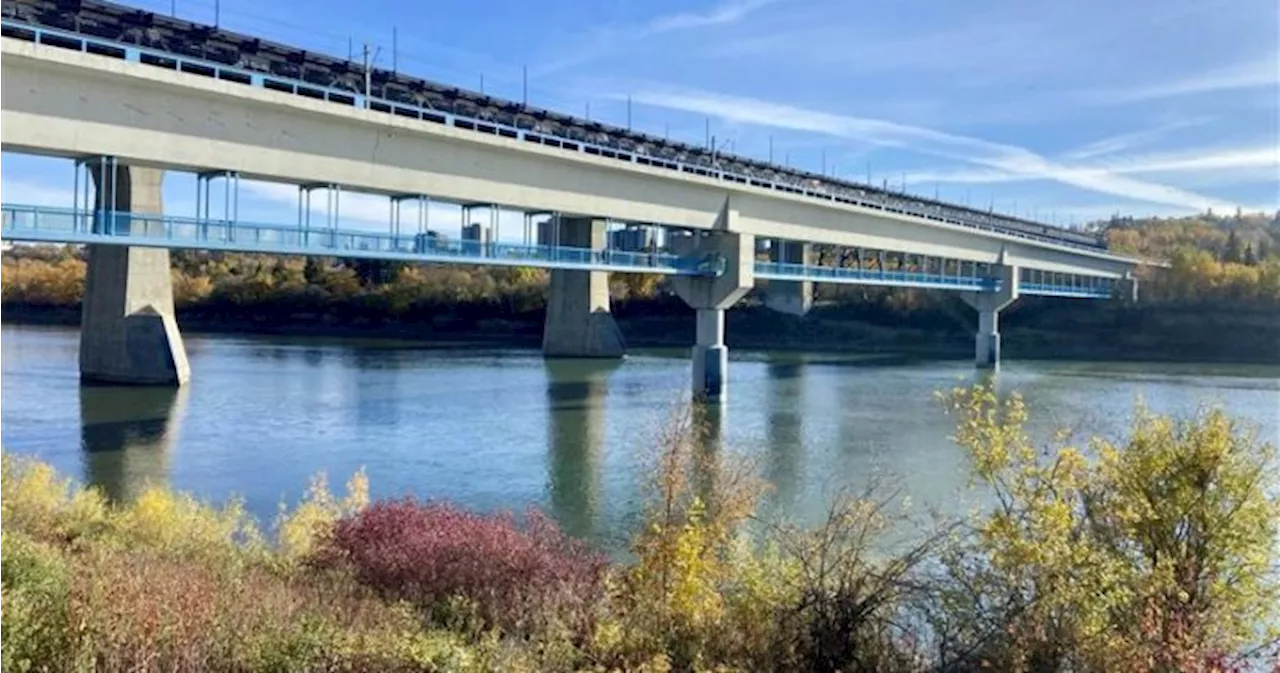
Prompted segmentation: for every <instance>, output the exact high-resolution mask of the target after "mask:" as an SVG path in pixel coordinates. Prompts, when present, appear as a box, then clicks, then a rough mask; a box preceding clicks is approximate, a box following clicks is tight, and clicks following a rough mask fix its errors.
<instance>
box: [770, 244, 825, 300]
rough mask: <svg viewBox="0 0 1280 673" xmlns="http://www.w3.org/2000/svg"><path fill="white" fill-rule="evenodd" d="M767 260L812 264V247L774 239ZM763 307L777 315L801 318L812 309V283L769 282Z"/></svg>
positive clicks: (781, 262)
mask: <svg viewBox="0 0 1280 673" xmlns="http://www.w3.org/2000/svg"><path fill="white" fill-rule="evenodd" d="M769 260H770V261H772V262H775V263H780V264H812V263H813V246H811V245H810V244H808V243H801V242H799V241H786V240H782V239H774V240H773V242H772V245H771V246H770V247H769ZM764 305H765V307H766V308H769V309H772V310H774V311H777V312H779V313H786V314H788V315H794V316H801V317H803V316H804V315H805V314H807V313H808V312H809V309H811V308H813V283H812V282H811V281H788V280H771V281H769V287H768V288H767V289H766V291H765V293H764Z"/></svg>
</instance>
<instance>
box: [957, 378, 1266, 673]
mask: <svg viewBox="0 0 1280 673" xmlns="http://www.w3.org/2000/svg"><path fill="white" fill-rule="evenodd" d="M947 399H948V402H949V404H950V407H951V408H952V409H953V410H954V411H955V412H957V413H958V414H959V415H960V420H959V424H958V432H957V434H956V441H957V443H959V445H960V446H961V447H963V448H964V449H965V451H966V452H967V453H968V454H969V457H970V459H971V463H972V468H971V469H972V471H973V475H974V476H975V478H976V479H977V480H978V481H979V483H981V484H982V485H984V486H985V487H987V488H989V489H990V491H991V493H992V495H993V497H994V498H995V501H996V506H995V507H994V509H993V510H992V511H991V512H990V513H988V514H986V515H983V516H982V517H980V518H978V519H977V520H976V521H975V524H974V529H973V531H972V535H971V536H970V537H969V538H968V539H966V540H964V541H963V542H962V543H961V544H960V545H958V546H957V548H955V549H953V550H952V551H951V552H950V553H949V554H948V556H947V558H946V561H947V565H948V568H949V573H950V577H951V581H950V583H949V584H948V585H946V586H945V587H944V589H943V591H942V593H941V600H942V602H943V605H944V613H945V615H946V623H945V624H942V625H941V627H940V628H939V632H940V636H941V638H942V641H943V642H944V645H945V647H944V655H945V656H947V657H950V658H954V659H957V660H965V661H969V662H971V663H976V662H981V661H986V662H988V663H990V664H992V665H994V666H995V667H997V668H1000V669H1004V670H1073V671H1107V670H1147V671H1175V670H1205V669H1208V668H1210V665H1211V664H1214V663H1215V662H1216V664H1232V663H1233V662H1239V661H1241V660H1243V659H1246V658H1248V657H1249V656H1250V655H1251V654H1254V653H1257V652H1260V651H1261V650H1256V649H1255V646H1257V645H1258V644H1259V643H1258V640H1259V638H1263V639H1266V638H1273V637H1274V636H1275V628H1276V625H1277V624H1278V623H1280V587H1278V585H1277V583H1276V575H1275V570H1276V563H1277V543H1278V542H1280V539H1278V538H1277V532H1278V531H1277V528H1278V527H1280V483H1277V479H1276V471H1275V470H1276V466H1275V460H1274V458H1275V447H1273V446H1271V445H1268V444H1260V443H1258V442H1257V441H1256V440H1255V439H1254V438H1253V437H1252V436H1251V435H1250V434H1249V433H1246V432H1244V431H1243V429H1242V428H1239V427H1238V426H1237V425H1236V424H1235V423H1233V422H1232V421H1231V420H1230V419H1229V418H1228V417H1227V416H1226V415H1225V414H1224V413H1222V412H1221V411H1219V410H1210V411H1205V412H1201V413H1199V414H1197V415H1196V416H1194V417H1192V418H1189V419H1187V420H1185V421H1182V422H1175V421H1173V420H1171V419H1168V418H1160V417H1156V416H1153V415H1151V414H1149V413H1147V412H1146V411H1141V410H1140V412H1139V414H1138V417H1137V419H1136V420H1135V422H1134V424H1133V426H1132V429H1131V431H1130V436H1129V437H1128V439H1127V440H1126V441H1124V442H1121V443H1115V444H1113V443H1111V442H1108V441H1103V440H1095V441H1094V442H1093V444H1092V446H1091V450H1090V451H1089V452H1088V454H1086V452H1083V451H1080V450H1077V449H1074V448H1071V447H1063V448H1061V449H1059V450H1058V451H1056V453H1051V452H1045V454H1046V455H1044V456H1042V455H1041V454H1042V452H1041V451H1040V450H1038V449H1037V448H1036V447H1034V446H1033V445H1032V443H1031V441H1030V440H1029V438H1028V437H1027V436H1026V434H1025V432H1024V430H1023V423H1024V421H1025V419H1026V412H1025V407H1024V406H1023V404H1022V401H1021V399H1020V398H1019V397H1018V396H1016V395H1014V396H1012V397H1010V398H1009V399H1007V400H1005V401H1003V402H1002V401H1000V400H999V399H998V398H997V397H996V395H995V392H994V391H993V390H992V388H991V387H990V386H989V385H988V386H979V387H975V388H971V389H963V388H962V389H958V390H955V391H953V392H952V393H951V395H949V396H948V398H947Z"/></svg>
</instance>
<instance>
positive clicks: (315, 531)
mask: <svg viewBox="0 0 1280 673" xmlns="http://www.w3.org/2000/svg"><path fill="white" fill-rule="evenodd" d="M368 504H369V478H368V477H367V476H366V475H365V473H364V470H360V471H358V472H356V473H355V474H354V475H352V476H351V479H350V480H348V481H347V495H346V497H344V498H343V499H341V500H338V499H337V498H335V497H334V496H333V494H332V493H330V492H329V486H328V479H327V478H326V476H325V475H324V474H323V473H321V474H319V475H317V476H316V477H314V478H313V479H312V481H311V485H310V487H309V488H308V489H307V493H306V495H305V496H304V497H303V499H302V502H300V503H299V504H298V506H297V508H295V509H294V510H293V511H292V512H289V511H288V510H287V508H286V507H285V506H284V504H283V503H282V504H281V505H280V513H279V515H278V516H277V518H276V549H277V552H278V553H279V554H280V555H281V556H282V557H283V558H284V559H285V560H286V561H297V560H299V559H302V558H305V557H306V556H307V555H308V554H310V553H311V552H312V551H313V550H314V549H315V546H316V542H317V541H318V540H321V539H323V537H324V535H325V534H327V533H328V531H329V530H331V529H332V527H333V524H334V523H336V522H337V521H338V519H341V518H342V517H344V516H349V515H351V514H355V513H357V512H359V511H360V510H362V509H364V508H365V506H367V505H368Z"/></svg>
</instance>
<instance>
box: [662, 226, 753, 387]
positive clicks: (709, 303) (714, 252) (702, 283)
mask: <svg viewBox="0 0 1280 673" xmlns="http://www.w3.org/2000/svg"><path fill="white" fill-rule="evenodd" d="M735 216H736V212H735V211H733V210H731V209H729V207H728V204H727V203H726V205H725V208H724V209H723V210H722V211H721V213H720V217H719V218H717V220H716V228H715V229H713V230H710V231H700V232H696V233H694V235H693V236H689V237H687V238H684V239H682V240H681V242H680V246H681V249H677V250H676V253H677V254H681V255H693V256H699V257H719V258H721V259H723V260H724V269H725V270H724V273H723V274H722V275H720V276H714V277H713V276H677V277H675V278H673V279H672V281H671V284H672V286H673V287H674V288H675V291H676V294H678V295H680V298H681V299H683V300H684V301H685V303H686V304H688V305H689V306H690V307H692V308H693V309H694V310H695V311H696V316H697V321H698V322H697V336H696V339H695V341H694V345H693V350H692V352H691V353H690V358H691V360H692V377H691V378H692V387H693V395H694V398H696V399H701V400H706V401H712V402H724V401H726V400H727V399H728V387H729V348H728V347H727V346H725V343H724V312H725V309H727V308H729V307H730V306H733V305H734V304H735V303H737V301H738V300H739V299H741V298H742V297H744V296H745V295H746V294H747V292H749V291H750V290H751V287H752V285H753V284H754V283H755V240H754V237H753V236H752V235H750V234H738V233H733V232H731V231H729V229H730V226H731V223H732V222H733V220H734V218H735Z"/></svg>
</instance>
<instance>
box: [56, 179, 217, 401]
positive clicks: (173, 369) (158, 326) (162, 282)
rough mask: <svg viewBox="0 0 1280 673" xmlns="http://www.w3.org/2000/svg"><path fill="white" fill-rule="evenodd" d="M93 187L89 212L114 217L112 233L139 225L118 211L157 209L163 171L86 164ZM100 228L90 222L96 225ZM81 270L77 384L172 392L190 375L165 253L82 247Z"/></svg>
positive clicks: (142, 223)
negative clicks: (84, 265)
mask: <svg viewBox="0 0 1280 673" xmlns="http://www.w3.org/2000/svg"><path fill="white" fill-rule="evenodd" d="M88 171H89V173H90V175H91V176H92V177H93V181H94V184H95V185H96V188H97V189H96V192H97V196H96V198H95V203H94V209H95V211H96V212H98V213H102V212H103V211H104V210H111V211H114V213H115V214H116V219H115V227H116V230H117V231H118V230H119V228H120V227H126V226H128V227H138V228H142V227H145V226H147V223H146V222H144V221H136V222H135V221H131V220H129V219H128V218H127V217H122V216H121V214H122V213H135V214H148V213H155V214H159V213H161V212H162V211H163V208H162V200H161V189H160V186H161V181H162V180H163V178H164V171H161V170H158V169H154V168H141V167H137V166H122V165H117V164H115V162H112V161H97V162H90V163H89V164H88ZM102 224H105V222H103V221H101V219H99V221H97V222H95V226H100V225H102ZM87 253H88V260H89V262H88V272H87V274H86V277H85V286H84V301H83V303H82V307H81V312H80V380H81V381H82V382H84V383H113V384H132V385H163V386H180V385H182V384H184V383H186V382H187V379H189V378H190V377H191V368H190V366H189V365H188V364H187V351H186V348H185V347H184V346H183V344H182V335H181V334H180V333H179V332H178V323H177V320H176V319H175V318H174V311H173V285H172V282H171V280H170V275H169V251H168V250H164V249H155V248H130V247H123V246H112V245H90V246H88V251H87Z"/></svg>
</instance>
